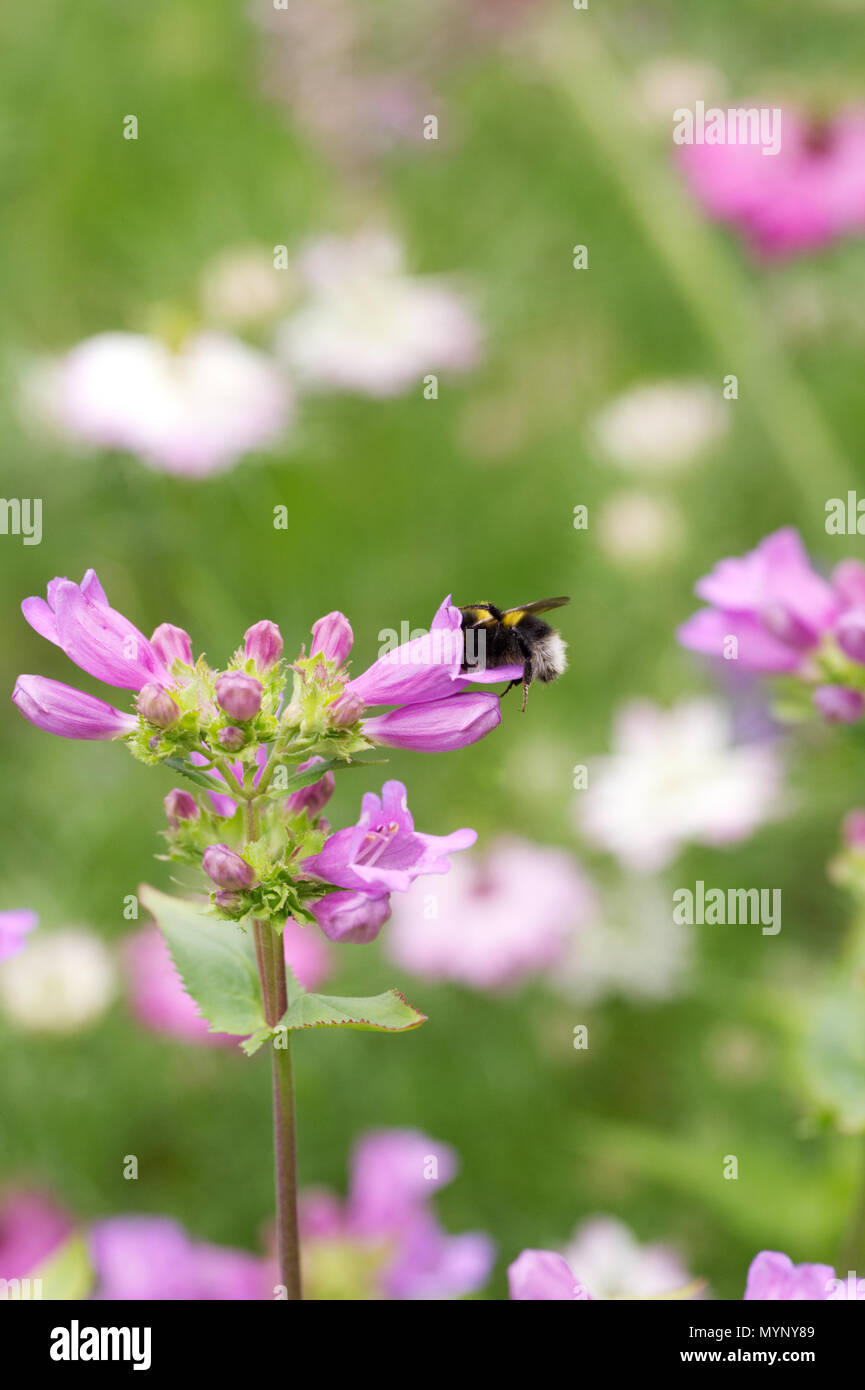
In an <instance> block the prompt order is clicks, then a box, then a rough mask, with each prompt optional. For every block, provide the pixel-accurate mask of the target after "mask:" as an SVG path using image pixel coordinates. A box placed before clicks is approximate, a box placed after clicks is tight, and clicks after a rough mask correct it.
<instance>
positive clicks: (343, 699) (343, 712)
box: [330, 690, 364, 729]
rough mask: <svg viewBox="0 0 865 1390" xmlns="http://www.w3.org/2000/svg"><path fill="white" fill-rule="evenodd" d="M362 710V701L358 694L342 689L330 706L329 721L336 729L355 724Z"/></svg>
mask: <svg viewBox="0 0 865 1390" xmlns="http://www.w3.org/2000/svg"><path fill="white" fill-rule="evenodd" d="M363 711H364V703H363V700H362V699H361V698H360V696H359V695H352V694H350V693H349V692H348V691H346V690H344V691H343V693H342V694H341V695H339V696H337V698H336V699H335V700H334V702H333V704H332V705H331V706H330V722H331V724H333V726H334V728H336V729H345V728H347V727H348V725H349V724H356V723H357V721H358V720H359V719H360V716H361V715H362V714H363Z"/></svg>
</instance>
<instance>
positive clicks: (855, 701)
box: [813, 685, 865, 724]
mask: <svg viewBox="0 0 865 1390" xmlns="http://www.w3.org/2000/svg"><path fill="white" fill-rule="evenodd" d="M813 698H814V704H815V705H816V707H817V709H818V710H819V711H820V713H821V714H822V716H823V718H824V719H828V720H829V721H830V722H831V723H833V724H855V722H856V720H857V719H860V718H861V717H862V711H863V709H865V696H863V695H862V693H861V691H859V690H848V688H847V686H846V685H818V687H817V689H816V690H815V691H814V697H813Z"/></svg>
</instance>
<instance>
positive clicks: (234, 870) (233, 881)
mask: <svg viewBox="0 0 865 1390" xmlns="http://www.w3.org/2000/svg"><path fill="white" fill-rule="evenodd" d="M201 864H202V868H203V869H204V872H205V873H206V874H207V876H208V878H211V879H213V882H214V883H215V884H216V886H217V888H227V889H229V890H231V891H233V890H235V889H243V888H251V887H252V885H253V884H254V883H255V873H254V872H253V869H252V866H251V865H250V864H247V862H246V860H245V859H241V857H240V855H239V854H235V852H234V850H233V849H229V848H228V845H208V846H207V849H206V850H205V851H204V855H203V857H202V860H201Z"/></svg>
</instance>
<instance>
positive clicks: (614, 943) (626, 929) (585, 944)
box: [549, 877, 695, 1003]
mask: <svg viewBox="0 0 865 1390" xmlns="http://www.w3.org/2000/svg"><path fill="white" fill-rule="evenodd" d="M694 943H695V936H694V932H693V931H692V930H691V929H689V928H688V927H682V926H679V925H677V924H676V923H675V922H674V921H673V913H672V905H671V902H670V894H669V891H667V890H665V889H664V888H663V887H662V885H661V884H660V883H658V882H657V881H655V880H654V879H646V878H643V877H640V878H629V879H628V880H626V882H625V883H623V884H622V886H621V888H620V889H619V890H618V891H614V892H612V893H610V894H609V895H605V896H604V901H603V903H602V904H601V906H600V908H599V910H598V912H597V915H595V916H592V917H591V918H590V919H589V921H588V922H587V923H586V929H585V931H582V932H580V933H579V934H578V935H575V936H573V937H572V938H571V940H570V943H569V946H568V954H567V956H566V958H565V959H564V960H563V961H562V962H560V964H559V965H558V966H557V968H556V969H555V971H551V972H550V975H549V980H550V984H551V986H552V987H553V988H554V989H555V990H556V992H557V993H558V994H560V995H562V997H563V998H566V999H572V1000H574V1001H579V1002H580V1003H597V1002H598V1001H600V1000H602V999H606V998H609V997H611V996H614V995H619V996H622V997H624V998H626V999H635V1000H638V1001H640V1002H649V1003H656V1002H659V1001H661V1000H667V999H674V998H677V997H678V996H680V995H681V994H684V993H685V992H686V991H687V990H688V988H689V987H690V983H691V975H692V970H693V964H694V954H695V949H694Z"/></svg>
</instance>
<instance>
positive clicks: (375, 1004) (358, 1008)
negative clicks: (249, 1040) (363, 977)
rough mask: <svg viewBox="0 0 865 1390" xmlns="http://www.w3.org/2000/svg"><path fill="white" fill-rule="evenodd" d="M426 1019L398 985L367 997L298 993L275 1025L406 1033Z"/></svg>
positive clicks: (289, 1027)
mask: <svg viewBox="0 0 865 1390" xmlns="http://www.w3.org/2000/svg"><path fill="white" fill-rule="evenodd" d="M426 1021H427V1016H426V1014H422V1013H420V1012H419V1011H418V1010H417V1009H414V1008H412V1006H411V1004H409V1003H408V1001H407V1000H406V999H404V998H403V996H402V995H401V994H400V992H399V990H398V989H389V990H386V991H385V993H384V994H374V995H371V996H370V997H369V998H367V999H349V998H341V997H339V996H338V995H331V994H298V995H297V996H296V997H295V998H293V999H292V1001H291V1003H290V1004H289V1006H288V1008H287V1009H286V1011H285V1013H284V1014H283V1016H282V1018H281V1019H280V1020H279V1023H278V1024H277V1029H279V1028H287V1029H295V1028H360V1029H365V1030H369V1031H371V1032H380V1033H405V1032H408V1030H409V1029H411V1028H419V1027H420V1025H421V1024H422V1023H426ZM274 1031H276V1030H274Z"/></svg>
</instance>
